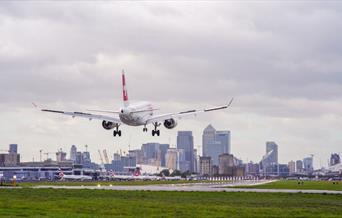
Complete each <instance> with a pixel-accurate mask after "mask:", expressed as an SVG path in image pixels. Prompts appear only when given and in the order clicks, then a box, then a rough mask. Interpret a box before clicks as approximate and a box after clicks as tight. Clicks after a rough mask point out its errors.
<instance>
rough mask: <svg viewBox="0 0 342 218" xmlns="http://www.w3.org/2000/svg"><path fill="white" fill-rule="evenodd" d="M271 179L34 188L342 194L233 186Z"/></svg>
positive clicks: (261, 182) (253, 183) (340, 192)
mask: <svg viewBox="0 0 342 218" xmlns="http://www.w3.org/2000/svg"><path fill="white" fill-rule="evenodd" d="M269 182H272V181H269V180H268V181H238V182H222V183H193V184H189V183H187V184H162V185H144V186H116V185H115V186H36V187H34V188H54V189H98V190H124V191H181V192H194V191H200V192H259V193H312V194H323V193H326V194H342V191H330V190H292V189H291V190H290V189H255V188H234V187H235V186H242V185H243V186H249V185H258V184H265V183H269Z"/></svg>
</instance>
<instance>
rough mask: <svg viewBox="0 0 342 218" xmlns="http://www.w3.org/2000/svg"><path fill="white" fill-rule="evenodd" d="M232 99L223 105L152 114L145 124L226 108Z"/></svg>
mask: <svg viewBox="0 0 342 218" xmlns="http://www.w3.org/2000/svg"><path fill="white" fill-rule="evenodd" d="M233 100H234V99H233V98H232V99H231V100H230V102H229V103H228V104H226V105H223V106H218V107H213V108H206V109H198V110H188V111H182V112H178V113H169V114H161V115H156V116H153V117H152V118H150V119H148V120H147V124H149V123H155V122H162V121H164V120H168V119H175V120H180V119H182V118H183V117H188V116H196V115H197V114H199V113H205V112H211V111H217V110H222V109H226V108H228V107H230V105H231V104H232V103H233Z"/></svg>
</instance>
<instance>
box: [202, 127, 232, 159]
mask: <svg viewBox="0 0 342 218" xmlns="http://www.w3.org/2000/svg"><path fill="white" fill-rule="evenodd" d="M202 146H203V149H202V151H203V156H204V157H211V159H212V164H213V165H218V164H219V161H218V159H219V158H218V157H219V155H220V154H224V153H228V154H229V153H230V131H216V129H215V128H214V127H213V126H212V125H208V126H207V127H206V128H205V129H204V131H203V135H202Z"/></svg>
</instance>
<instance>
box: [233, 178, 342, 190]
mask: <svg viewBox="0 0 342 218" xmlns="http://www.w3.org/2000/svg"><path fill="white" fill-rule="evenodd" d="M334 182H335V183H336V181H334ZM234 188H261V189H296V190H298V189H301V190H335V191H342V182H339V183H338V184H333V182H332V181H303V184H300V185H298V182H297V181H296V180H280V181H276V182H272V183H268V184H263V185H253V186H238V187H234Z"/></svg>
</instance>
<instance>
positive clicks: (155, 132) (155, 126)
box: [152, 122, 161, 136]
mask: <svg viewBox="0 0 342 218" xmlns="http://www.w3.org/2000/svg"><path fill="white" fill-rule="evenodd" d="M153 125H154V130H152V136H154V135H157V136H160V131H159V130H158V129H157V128H158V127H159V126H160V125H161V123H158V122H155V123H153Z"/></svg>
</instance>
